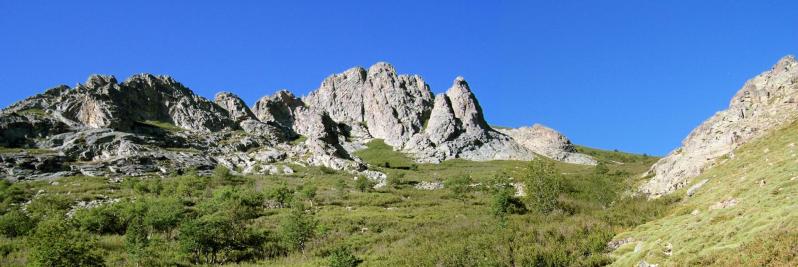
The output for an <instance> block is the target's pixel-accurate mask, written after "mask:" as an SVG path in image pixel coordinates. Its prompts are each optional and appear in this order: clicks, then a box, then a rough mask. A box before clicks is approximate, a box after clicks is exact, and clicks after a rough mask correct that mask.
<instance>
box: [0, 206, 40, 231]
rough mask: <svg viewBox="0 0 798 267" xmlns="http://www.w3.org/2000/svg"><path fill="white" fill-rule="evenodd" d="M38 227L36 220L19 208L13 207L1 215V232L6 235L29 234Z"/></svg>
mask: <svg viewBox="0 0 798 267" xmlns="http://www.w3.org/2000/svg"><path fill="white" fill-rule="evenodd" d="M34 227H36V221H35V220H33V218H31V217H30V216H28V215H27V214H25V213H24V212H22V211H21V210H18V209H13V210H11V211H9V212H6V214H3V216H0V234H2V235H3V236H5V237H17V236H24V235H27V234H28V232H30V231H31V230H33V228H34Z"/></svg>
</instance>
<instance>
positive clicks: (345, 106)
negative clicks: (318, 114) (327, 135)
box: [302, 67, 368, 123]
mask: <svg viewBox="0 0 798 267" xmlns="http://www.w3.org/2000/svg"><path fill="white" fill-rule="evenodd" d="M367 75H368V74H367V72H366V70H365V69H363V68H361V67H354V68H350V69H348V70H346V71H345V72H343V73H339V74H333V75H330V76H328V77H327V78H326V79H324V81H323V82H322V83H321V86H319V88H318V89H317V90H315V91H313V92H311V93H310V94H309V95H308V96H307V97H305V98H303V99H302V100H303V101H304V102H305V103H306V104H307V105H308V106H309V107H311V108H313V109H315V110H322V111H326V112H327V114H329V116H330V118H332V119H333V120H335V121H339V122H356V123H359V122H363V121H364V118H363V113H364V111H363V90H364V84H365V82H366V77H367Z"/></svg>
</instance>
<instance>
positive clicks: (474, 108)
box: [446, 76, 490, 130]
mask: <svg viewBox="0 0 798 267" xmlns="http://www.w3.org/2000/svg"><path fill="white" fill-rule="evenodd" d="M446 96H447V97H448V98H449V100H450V101H451V105H452V110H453V111H454V116H455V117H457V118H458V119H460V121H462V123H463V127H465V128H466V130H475V129H485V130H487V129H490V126H488V123H487V122H486V121H485V117H484V115H483V113H482V107H481V106H480V105H479V101H477V97H476V96H475V95H474V93H473V92H472V91H471V88H470V87H469V86H468V82H466V80H465V78H463V77H462V76H458V77H457V78H456V79H454V82H453V83H452V87H451V88H449V90H447V91H446Z"/></svg>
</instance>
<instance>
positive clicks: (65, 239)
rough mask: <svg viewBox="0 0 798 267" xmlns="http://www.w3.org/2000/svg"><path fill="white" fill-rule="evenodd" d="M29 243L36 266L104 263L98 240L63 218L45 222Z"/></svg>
mask: <svg viewBox="0 0 798 267" xmlns="http://www.w3.org/2000/svg"><path fill="white" fill-rule="evenodd" d="M28 242H29V245H30V249H31V251H30V255H29V256H28V259H29V260H30V263H31V264H32V265H33V266H104V263H103V259H102V257H101V256H100V255H99V254H97V251H98V250H97V245H96V241H95V240H93V239H91V238H90V237H89V235H88V234H87V233H85V232H82V231H79V230H77V229H76V227H74V226H73V225H72V223H71V222H69V221H65V220H64V219H61V218H60V217H53V218H50V219H48V220H46V221H43V222H41V223H40V224H39V225H38V226H37V227H36V230H35V232H34V233H33V236H31V238H30V239H29V240H28Z"/></svg>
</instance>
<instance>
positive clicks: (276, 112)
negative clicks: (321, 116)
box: [252, 90, 305, 128]
mask: <svg viewBox="0 0 798 267" xmlns="http://www.w3.org/2000/svg"><path fill="white" fill-rule="evenodd" d="M304 106H305V104H304V103H302V100H301V99H299V98H297V97H296V96H294V94H292V93H291V92H289V91H286V90H280V91H278V92H277V93H274V94H273V95H271V96H264V97H263V98H261V99H260V100H258V102H256V103H255V106H254V107H253V108H252V110H253V111H254V113H255V116H256V117H257V118H258V119H259V120H260V121H262V122H275V123H278V124H280V125H282V126H283V127H287V128H292V127H293V126H294V120H295V116H294V113H295V112H296V109H297V108H299V107H304Z"/></svg>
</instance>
